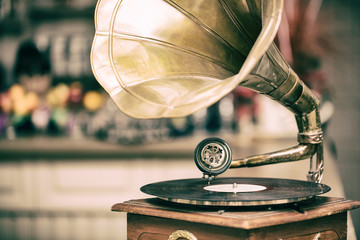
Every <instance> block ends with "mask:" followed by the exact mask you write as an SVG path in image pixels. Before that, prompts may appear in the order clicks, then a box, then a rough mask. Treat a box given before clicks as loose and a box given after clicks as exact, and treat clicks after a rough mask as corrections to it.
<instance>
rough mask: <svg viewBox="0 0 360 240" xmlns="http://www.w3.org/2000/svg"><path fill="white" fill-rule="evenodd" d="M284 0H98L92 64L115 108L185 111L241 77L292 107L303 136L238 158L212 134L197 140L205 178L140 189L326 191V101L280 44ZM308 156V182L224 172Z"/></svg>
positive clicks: (220, 193)
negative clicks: (321, 100) (322, 103)
mask: <svg viewBox="0 0 360 240" xmlns="http://www.w3.org/2000/svg"><path fill="white" fill-rule="evenodd" d="M282 8H283V1H282V0H266V1H261V0H246V1H239V0H118V1H115V0H100V1H99V2H98V4H97V7H96V14H95V27H96V33H95V37H94V41H93V46H92V51H91V65H92V70H93V73H94V75H95V77H96V79H97V80H98V81H99V83H100V84H101V85H102V86H103V88H104V89H105V90H106V91H107V92H108V93H109V95H110V96H111V98H112V99H113V100H114V102H115V103H116V105H117V106H118V108H119V109H120V110H121V111H123V112H124V113H126V114H127V115H129V116H131V117H134V118H140V119H153V118H174V117H184V116H188V115H190V114H193V113H195V112H197V111H199V110H201V109H203V108H206V107H208V106H210V105H212V104H214V103H216V102H217V101H219V100H220V99H221V98H222V97H224V96H225V95H227V94H228V93H230V92H231V91H232V90H233V89H234V88H236V87H238V86H242V87H246V88H249V89H251V90H253V91H256V92H258V93H259V94H263V95H265V96H267V97H269V98H271V99H273V100H274V101H276V102H278V103H280V104H281V105H283V106H284V107H286V108H287V109H288V110H290V111H291V112H292V113H293V114H294V115H295V119H296V123H297V127H298V143H299V144H298V145H297V146H294V147H292V148H288V149H283V150H279V151H276V152H271V153H266V154H260V155H256V156H250V157H246V158H244V159H236V158H233V156H232V152H231V148H230V146H229V145H228V144H227V143H226V142H225V141H223V140H222V139H219V138H207V139H204V140H203V141H201V142H200V143H199V144H198V145H197V146H196V147H195V153H194V159H195V164H196V166H197V167H198V168H199V169H200V170H201V171H202V172H203V175H204V177H203V178H199V179H182V180H173V181H166V182H159V183H151V184H148V185H146V186H144V187H142V188H141V190H142V191H143V192H145V193H148V194H150V195H155V196H157V197H159V198H161V199H165V200H168V201H172V202H178V203H186V204H196V205H216V206H218V205H226V206H253V205H267V204H283V203H292V202H297V201H302V200H306V199H308V198H312V197H313V196H316V195H319V194H323V193H326V192H328V191H329V190H330V188H329V187H328V186H326V185H324V184H321V183H320V182H321V179H322V176H323V165H324V160H323V146H322V142H323V132H322V129H321V122H320V116H319V100H318V99H317V97H316V96H315V95H314V94H313V93H312V92H311V90H310V89H309V88H308V87H306V86H305V85H304V83H303V82H302V81H301V80H300V79H299V77H298V76H297V75H296V73H295V72H294V71H293V70H292V69H291V68H290V66H289V65H288V63H287V62H286V61H285V60H284V58H283V57H282V55H281V54H280V52H279V50H278V49H277V47H276V45H275V44H274V43H273V40H274V38H275V35H276V33H277V29H278V27H279V23H280V19H281V15H282ZM303 159H310V163H311V164H310V166H311V167H310V170H309V172H308V174H307V181H299V180H291V179H276V178H271V179H267V178H265V179H264V178H240V177H239V178H221V177H217V176H218V175H220V174H221V173H223V172H225V171H226V170H227V169H228V168H240V167H253V166H261V165H265V164H275V163H280V162H290V161H298V160H303Z"/></svg>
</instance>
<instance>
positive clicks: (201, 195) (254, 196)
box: [140, 178, 330, 206]
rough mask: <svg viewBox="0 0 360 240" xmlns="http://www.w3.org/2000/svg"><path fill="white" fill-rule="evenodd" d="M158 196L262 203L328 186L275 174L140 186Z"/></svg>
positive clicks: (210, 202)
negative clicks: (279, 177) (270, 175)
mask: <svg viewBox="0 0 360 240" xmlns="http://www.w3.org/2000/svg"><path fill="white" fill-rule="evenodd" d="M140 190H141V191H142V192H144V193H147V194H149V195H153V196H157V197H159V198H161V199H164V200H167V201H171V202H177V203H184V204H193V205H211V206H261V205H274V204H285V203H294V202H298V201H302V200H306V199H309V198H312V197H313V196H316V195H320V194H324V193H326V192H328V191H330V187H328V186H327V185H324V184H319V183H315V182H308V181H300V180H292V179H276V178H218V179H215V180H213V181H211V184H210V185H208V181H207V180H205V179H201V178H194V179H181V180H172V181H164V182H157V183H152V184H148V185H145V186H143V187H142V188H141V189H140Z"/></svg>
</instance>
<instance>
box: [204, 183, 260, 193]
mask: <svg viewBox="0 0 360 240" xmlns="http://www.w3.org/2000/svg"><path fill="white" fill-rule="evenodd" d="M204 189H205V190H207V191H211V192H228V193H234V192H235V193H242V192H259V191H263V190H265V189H266V187H265V186H262V185H255V184H237V183H233V184H217V185H210V186H206V187H204Z"/></svg>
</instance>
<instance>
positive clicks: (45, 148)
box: [0, 135, 296, 162]
mask: <svg viewBox="0 0 360 240" xmlns="http://www.w3.org/2000/svg"><path fill="white" fill-rule="evenodd" d="M206 137H209V136H202V135H199V136H190V137H181V138H174V139H168V140H164V141H159V142H155V143H148V144H134V145H123V144H115V143H110V142H106V141H100V140H95V139H93V138H86V137H83V138H81V139H74V138H70V137H46V136H37V137H24V138H18V139H15V140H6V139H2V140H0V162H1V161H13V160H22V159H24V160H34V161H36V160H56V159H61V160H74V159H80V160H81V159H83V160H100V161H101V160H102V159H104V160H105V159H114V160H129V159H160V160H167V159H181V160H184V159H189V161H193V158H194V150H195V148H196V146H197V144H198V143H199V142H200V141H201V140H203V139H204V138H206ZM218 137H220V138H223V139H224V140H225V141H226V142H227V143H228V144H229V145H230V146H231V149H232V152H233V156H234V157H245V156H251V155H254V154H259V153H264V152H270V151H274V150H279V149H283V148H285V147H291V146H294V145H296V141H295V140H294V141H291V140H289V139H263V140H259V139H254V140H253V141H252V142H247V143H245V144H244V143H243V142H242V140H241V139H239V137H238V136H237V135H226V136H222V135H220V136H218Z"/></svg>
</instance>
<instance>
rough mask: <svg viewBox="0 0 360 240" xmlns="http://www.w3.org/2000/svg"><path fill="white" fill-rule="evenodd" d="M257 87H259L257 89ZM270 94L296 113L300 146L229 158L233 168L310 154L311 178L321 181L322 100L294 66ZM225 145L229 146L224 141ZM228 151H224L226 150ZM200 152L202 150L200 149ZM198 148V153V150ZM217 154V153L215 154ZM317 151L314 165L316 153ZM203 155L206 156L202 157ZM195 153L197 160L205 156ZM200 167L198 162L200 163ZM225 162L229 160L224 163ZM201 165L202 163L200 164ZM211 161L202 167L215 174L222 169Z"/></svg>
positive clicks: (294, 159) (281, 160)
mask: <svg viewBox="0 0 360 240" xmlns="http://www.w3.org/2000/svg"><path fill="white" fill-rule="evenodd" d="M255 90H256V89H255ZM264 94H265V95H267V96H268V97H270V98H272V99H274V100H275V101H277V102H279V103H280V104H282V105H284V106H285V107H286V108H288V109H289V110H290V111H292V112H293V113H294V114H295V118H296V123H297V127H298V130H299V133H298V142H299V144H298V145H297V146H294V147H291V148H287V149H283V150H280V151H275V152H271V153H266V154H260V155H256V156H250V157H246V158H243V159H234V160H232V159H229V161H231V164H229V165H230V166H229V167H230V168H241V167H256V166H261V165H267V164H274V163H281V162H291V161H298V160H303V159H307V158H310V161H311V164H310V170H309V173H308V175H307V178H308V180H309V181H314V182H317V183H319V182H320V181H321V180H322V176H323V168H324V159H323V145H322V142H323V132H322V129H321V121H320V115H319V100H318V99H317V97H316V96H315V95H314V94H313V93H312V91H311V90H310V89H309V88H307V87H306V86H305V85H304V84H303V82H302V81H300V79H299V77H298V76H297V75H296V73H295V72H294V71H293V70H291V69H290V70H289V76H288V77H287V79H286V80H285V81H284V82H283V83H282V84H281V85H280V86H279V87H277V88H276V89H275V90H273V91H271V92H268V93H264ZM224 149H226V146H225V145H224ZM223 152H225V151H223ZM197 153H198V154H199V153H200V151H198V152H197ZM197 153H196V152H195V155H196V154H197ZM214 155H215V154H214ZM315 155H316V162H315V166H314V164H313V157H314V156H315ZM202 158H203V157H202ZM202 158H201V157H195V161H199V159H202ZM197 166H198V167H199V164H198V163H197ZM224 166H227V164H225V163H224ZM199 168H200V167H199ZM212 168H213V167H212V166H211V164H208V165H207V168H206V169H201V168H200V170H201V171H203V172H204V174H205V175H208V176H209V177H214V176H216V175H218V174H220V173H222V172H224V171H226V170H227V168H226V169H223V170H222V172H219V171H218V170H217V171H216V172H213V171H212Z"/></svg>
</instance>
